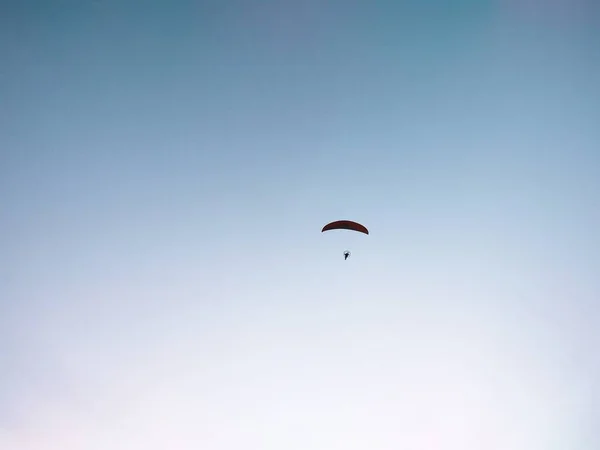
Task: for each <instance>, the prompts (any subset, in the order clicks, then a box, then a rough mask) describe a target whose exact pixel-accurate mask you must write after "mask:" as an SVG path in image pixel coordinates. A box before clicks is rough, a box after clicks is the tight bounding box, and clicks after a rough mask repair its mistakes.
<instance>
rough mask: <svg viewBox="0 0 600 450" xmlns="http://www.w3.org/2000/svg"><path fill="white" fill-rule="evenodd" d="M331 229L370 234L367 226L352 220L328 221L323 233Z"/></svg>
mask: <svg viewBox="0 0 600 450" xmlns="http://www.w3.org/2000/svg"><path fill="white" fill-rule="evenodd" d="M329 230H351V231H358V232H359V233H364V234H369V230H367V227H365V226H364V225H361V224H360V223H358V222H353V221H351V220H337V221H335V222H331V223H328V224H327V225H325V226H324V227H323V229H322V230H321V233H322V232H324V231H329Z"/></svg>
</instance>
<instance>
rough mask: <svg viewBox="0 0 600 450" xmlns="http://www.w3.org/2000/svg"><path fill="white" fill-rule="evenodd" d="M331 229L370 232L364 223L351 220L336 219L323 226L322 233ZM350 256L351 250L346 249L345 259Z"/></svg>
mask: <svg viewBox="0 0 600 450" xmlns="http://www.w3.org/2000/svg"><path fill="white" fill-rule="evenodd" d="M330 230H349V231H356V232H358V233H364V234H369V230H368V229H367V227H365V226H364V225H361V224H360V223H358V222H353V221H351V220H336V221H335V222H331V223H328V224H327V225H325V226H324V227H323V229H322V230H321V233H323V232H325V231H330ZM349 256H350V251H348V250H346V251H344V261H345V260H347V259H348V257H349Z"/></svg>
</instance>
